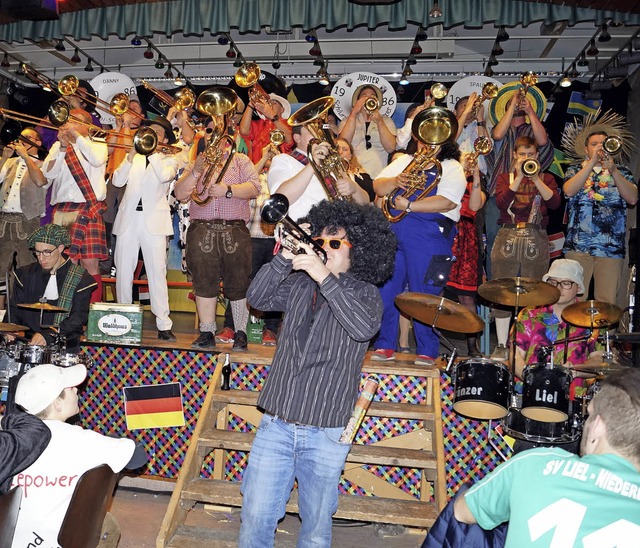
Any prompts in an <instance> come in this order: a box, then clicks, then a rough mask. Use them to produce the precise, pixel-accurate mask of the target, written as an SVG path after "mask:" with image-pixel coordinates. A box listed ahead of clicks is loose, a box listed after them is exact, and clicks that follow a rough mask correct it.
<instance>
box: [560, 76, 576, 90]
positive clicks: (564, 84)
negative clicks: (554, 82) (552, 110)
mask: <svg viewBox="0 0 640 548" xmlns="http://www.w3.org/2000/svg"><path fill="white" fill-rule="evenodd" d="M572 83H573V82H572V81H571V78H569V77H568V76H567V75H566V74H565V75H564V76H563V77H562V80H560V82H558V85H559V86H560V87H561V88H568V87H571V84H572Z"/></svg>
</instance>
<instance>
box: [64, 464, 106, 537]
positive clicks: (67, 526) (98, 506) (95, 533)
mask: <svg viewBox="0 0 640 548" xmlns="http://www.w3.org/2000/svg"><path fill="white" fill-rule="evenodd" d="M117 479H118V474H116V473H115V472H114V471H113V470H111V468H110V467H109V465H107V464H101V465H100V466H96V467H95V468H92V469H91V470H87V471H86V472H85V473H84V474H82V476H80V479H79V480H78V483H77V484H76V488H75V489H74V491H73V495H72V496H71V502H70V503H69V507H68V508H67V513H66V514H65V516H64V521H63V522H62V527H61V528H60V532H59V533H58V544H60V546H61V547H62V548H95V547H96V546H97V545H98V543H99V542H100V531H101V530H102V522H103V521H104V518H105V515H106V513H107V508H108V506H109V502H110V501H111V498H112V496H113V489H114V487H115V485H116V480H117Z"/></svg>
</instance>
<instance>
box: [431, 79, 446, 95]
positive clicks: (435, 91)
mask: <svg viewBox="0 0 640 548" xmlns="http://www.w3.org/2000/svg"><path fill="white" fill-rule="evenodd" d="M430 91H431V97H433V98H434V99H444V98H445V97H446V96H447V93H449V90H448V89H447V86H445V85H444V84H441V83H440V82H437V83H435V84H433V85H432V86H431V88H430Z"/></svg>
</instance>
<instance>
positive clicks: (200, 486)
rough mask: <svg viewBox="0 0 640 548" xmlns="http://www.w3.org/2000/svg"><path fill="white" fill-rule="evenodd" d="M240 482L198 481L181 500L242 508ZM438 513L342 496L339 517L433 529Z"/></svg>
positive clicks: (411, 504)
mask: <svg viewBox="0 0 640 548" xmlns="http://www.w3.org/2000/svg"><path fill="white" fill-rule="evenodd" d="M240 485H241V484H240V482H233V481H225V480H209V479H197V480H194V481H191V482H189V484H188V485H186V486H185V488H184V489H183V491H182V500H188V501H192V502H206V503H210V504H216V505H221V506H242V495H241V494H240ZM287 512H294V513H297V512H298V493H297V491H295V490H294V491H293V492H292V493H291V498H290V499H289V502H288V503H287ZM437 516H438V512H437V510H436V508H435V505H434V503H433V502H422V501H419V500H417V499H415V500H397V499H387V498H382V497H359V496H353V495H340V496H339V497H338V511H337V512H336V513H335V514H334V517H336V518H344V519H353V520H358V521H367V522H370V521H371V522H378V523H398V524H401V525H407V526H409V527H431V525H433V522H434V521H435V519H436V517H437Z"/></svg>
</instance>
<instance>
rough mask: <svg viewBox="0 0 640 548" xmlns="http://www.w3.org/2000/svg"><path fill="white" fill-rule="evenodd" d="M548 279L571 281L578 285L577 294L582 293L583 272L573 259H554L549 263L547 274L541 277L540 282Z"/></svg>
mask: <svg viewBox="0 0 640 548" xmlns="http://www.w3.org/2000/svg"><path fill="white" fill-rule="evenodd" d="M549 278H558V279H561V280H562V279H564V280H571V281H573V282H575V283H576V284H578V293H580V294H582V293H584V270H582V265H581V264H580V263H579V262H578V261H574V260H573V259H556V260H555V261H553V262H552V263H551V266H550V267H549V272H547V273H546V274H545V275H544V276H542V281H543V282H546V281H547V280H548V279H549Z"/></svg>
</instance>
